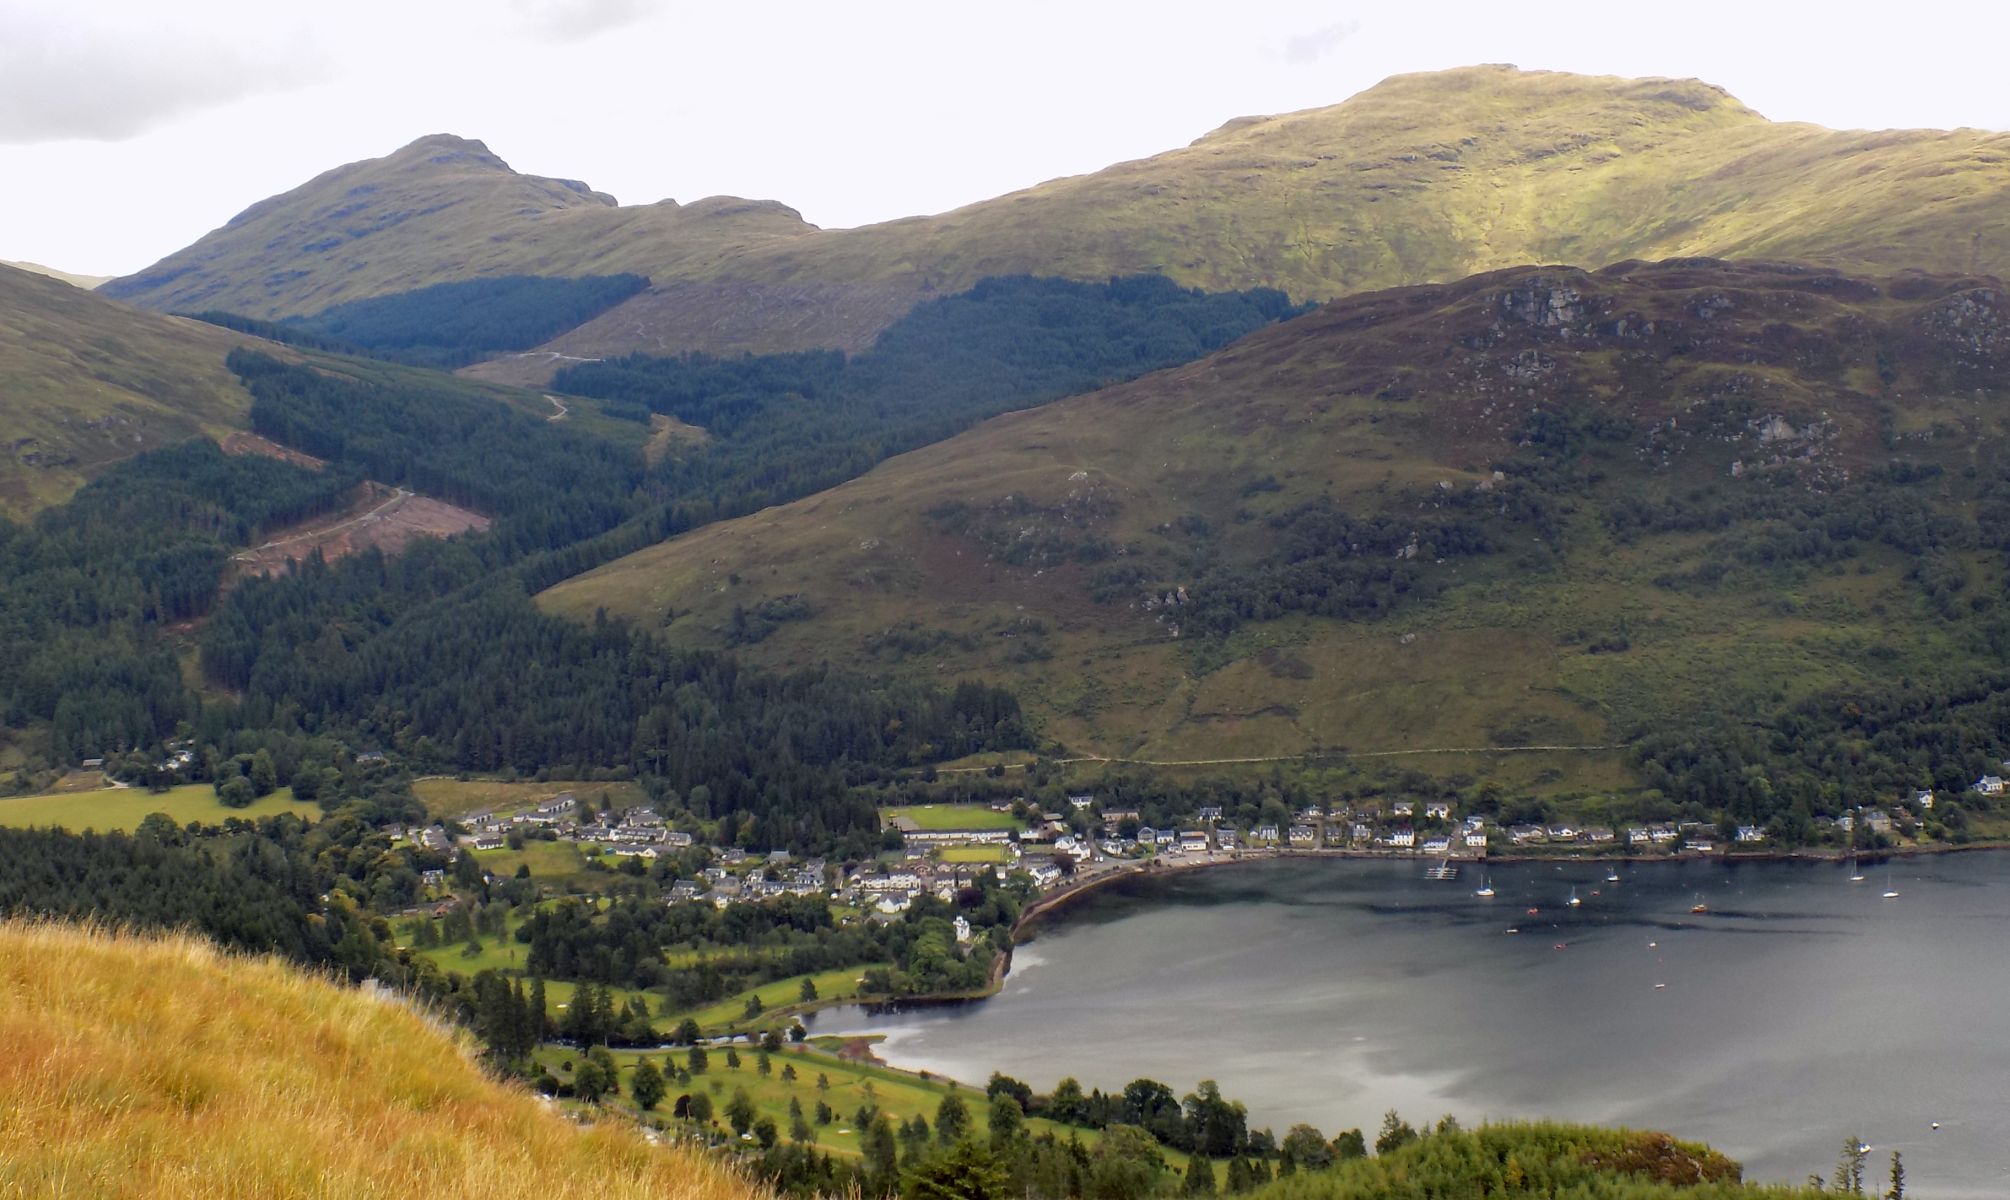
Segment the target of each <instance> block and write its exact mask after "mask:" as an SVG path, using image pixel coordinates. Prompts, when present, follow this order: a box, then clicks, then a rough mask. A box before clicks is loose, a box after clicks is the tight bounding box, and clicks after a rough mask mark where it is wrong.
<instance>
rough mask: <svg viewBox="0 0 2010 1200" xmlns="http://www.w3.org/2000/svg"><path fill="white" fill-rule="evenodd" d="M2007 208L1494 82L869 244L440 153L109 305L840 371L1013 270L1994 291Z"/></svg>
mask: <svg viewBox="0 0 2010 1200" xmlns="http://www.w3.org/2000/svg"><path fill="white" fill-rule="evenodd" d="M1083 115H1084V118H1085V119H1091V120H1093V119H1100V116H1101V114H1094V113H1085V114H1083ZM1224 115H1227V114H1224ZM1195 132H1196V133H1199V132H1200V131H1199V130H1196V131H1195ZM2006 196H2010V134H2004V133H1994V132H1989V131H1984V130H1973V129H1963V130H1952V131H1946V130H1913V131H1881V132H1865V131H1838V130H1829V129H1823V128H1820V127H1817V126H1813V125H1802V124H1787V123H1781V122H1775V121H1770V120H1768V119H1766V117H1765V116H1764V115H1763V114H1760V113H1758V112H1755V111H1753V110H1752V109H1750V108H1748V107H1746V106H1745V105H1744V104H1742V103H1740V102H1739V101H1738V100H1736V99H1735V98H1733V97H1732V96H1730V95H1728V94H1727V93H1726V92H1724V91H1723V90H1722V89H1720V88H1717V87H1714V86H1711V85H1710V84H1707V83H1704V82H1699V81H1697V80H1693V79H1623V78H1616V77H1611V76H1588V75H1574V74H1568V73H1563V72H1547V71H1519V70H1516V69H1514V68H1512V67H1502V66H1482V67H1468V68H1462V69H1458V70H1450V71H1440V72H1433V73H1428V74H1416V75H1399V76H1395V77H1393V78H1390V79H1388V80H1385V81H1383V82H1382V83H1380V84H1377V85H1376V86H1375V87H1372V88H1370V89H1368V90H1367V91H1364V92H1362V93H1361V94H1359V95H1357V96H1354V97H1352V98H1350V99H1347V100H1345V101H1344V102H1342V103H1337V104H1333V105H1330V106H1327V107H1323V108H1315V109H1308V110H1306V111H1303V112H1297V113H1289V114H1283V115H1277V116H1266V117H1245V118H1241V119H1237V120H1234V121H1230V122H1228V123H1227V124H1225V125H1223V126H1222V127H1220V128H1219V129H1217V130H1215V131H1214V132H1212V133H1209V134H1207V135H1206V136H1204V137H1200V138H1198V139H1197V140H1196V141H1195V142H1194V143H1193V144H1192V145H1189V146H1185V147H1181V148H1178V149H1172V150H1168V151H1166V152H1164V153H1161V154H1157V155H1153V156H1151V157H1149V158H1144V159H1139V160H1137V161H1134V162H1125V163H1118V164H1115V165H1112V166H1110V167H1107V168H1105V169H1103V170H1101V171H1097V172H1095V173H1093V174H1089V175H1081V176H1075V177H1072V178H1066V179H1057V180H1052V181H1049V182H1046V183H1041V184H1038V185H1036V186H1032V187H1028V188H1026V189H1024V190H1021V191H1017V192H1013V193H1010V194H1008V195H1004V196H1000V197H997V198H995V199H991V200H986V201H983V202H981V203H978V204H973V205H969V206H967V207H964V208H961V209H957V210H955V211H953V212H948V213H942V214H939V215H935V216H928V217H913V218H907V219H903V220H898V221H888V222H884V223H881V224H876V225H868V226H864V227H861V228H857V229H842V230H818V229H816V228H814V227H812V226H810V225H807V224H805V223H803V222H802V221H801V219H800V218H798V217H797V216H796V214H795V213H794V212H793V211H791V210H789V209H786V208H784V207H783V206H782V205H780V204H775V203H772V202H752V201H739V200H721V199H715V200H708V201H700V202H698V203H695V204H689V205H685V206H682V207H679V206H675V205H648V204H642V205H631V206H627V207H615V206H614V204H613V202H612V201H611V200H610V199H609V198H608V197H605V196H601V195H598V194H597V193H593V192H591V191H590V190H588V189H587V188H586V187H585V186H584V185H581V184H572V183H566V182H564V181H559V180H549V179H538V178H536V177H532V176H525V175H519V174H517V173H515V172H513V171H511V170H510V169H509V168H508V166H507V165H505V164H504V163H503V162H502V161H501V160H500V159H498V158H496V157H495V156H494V155H493V154H490V153H489V152H488V150H487V148H486V147H484V146H482V145H481V144H480V143H478V142H467V141H463V140H461V139H457V138H445V137H439V138H427V139H422V140H421V141H420V142H417V143H414V144H413V145H411V146H408V147H406V148H405V149H403V150H400V151H398V152H397V153H395V154H393V155H390V156H388V157H386V158H383V159H377V160H372V161H370V162H367V163H357V164H352V165H351V166H347V167H342V168H339V169H337V170H335V171H331V172H329V173H327V174H326V175H323V176H322V177H320V178H319V179H316V180H314V181H312V182H311V183H308V184H306V185H303V186H302V187H300V188H298V189H295V190H294V191H292V192H289V193H287V194H285V195H282V196H276V197H273V198H272V199H270V200H267V201H264V202H261V203H260V204H258V205H256V206H254V207H253V208H252V209H250V210H248V211H246V212H245V213H244V214H242V215H241V216H239V217H237V218H235V219H234V220H232V221H231V222H230V223H229V224H228V225H226V226H225V227H223V228H222V229H219V230H217V231H215V232H213V233H211V234H209V235H208V236H206V237H204V238H203V239H202V240H201V241H199V242H197V243H196V244H195V245H193V246H190V247H188V248H187V249H184V250H182V251H179V252H177V253H175V254H173V255H170V256H169V257H168V258H166V259H164V260H162V261H161V262H160V263H158V264H155V265H154V266H152V267H149V268H148V269H147V270H145V271H142V272H140V273H139V274H137V275H134V276H131V277H128V278H126V279H121V280H116V281H114V282H112V283H111V284H108V285H107V290H108V291H110V292H111V293H112V294H114V295H118V296H121V297H125V298H129V299H132V300H133V301H135V302H137V303H141V304H145V305H148V306H150V307H156V308H164V309H170V310H186V309H202V308H228V309H233V310H236V311H241V312H245V313H248V314H251V315H256V316H277V315H280V314H285V313H311V312H315V311H318V310H320V309H323V308H326V307H328V306H329V305H331V304H334V303H336V302H338V301H342V300H350V299H354V298H356V297H358V296H364V295H373V294H382V293H388V292H395V291H401V290H406V289H411V288H417V287H420V286H423V285H425V284H429V283H436V282H439V281H441V280H446V279H461V278H469V277H474V276H480V275H495V274H506V273H511V272H519V273H529V274H537V275H563V276H577V275H583V274H596V273H607V272H616V271H633V272H637V273H640V274H644V275H647V276H649V278H650V279H651V280H652V282H653V283H654V285H655V286H654V287H653V288H652V289H651V290H649V291H647V292H645V293H643V294H641V295H638V296H636V297H635V298H633V299H631V300H629V301H628V302H627V303H625V304H623V305H621V306H619V307H618V308H615V309H614V310H612V311H610V312H608V313H605V314H603V315H602V316H600V317H598V318H596V319H594V320H592V321H590V322H588V323H587V324H585V325H583V326H581V327H580V328H579V329H577V330H576V331H574V332H572V333H569V334H566V335H563V336H561V337H559V338H558V339H556V340H554V341H552V342H550V343H548V344H547V345H546V347H545V349H546V350H548V351H552V352H563V353H566V354H571V355H576V356H586V357H593V356H603V355H611V354H619V353H624V352H628V351H637V350H639V351H645V352H650V353H664V352H668V351H676V350H680V349H687V348H695V349H708V350H715V351H731V352H738V351H740V350H743V349H750V350H754V351H757V352H758V351H773V350H784V349H800V348H807V347H815V346H837V347H842V348H847V349H854V348H861V347H863V346H865V345H868V344H870V342H871V339H872V336H873V335H874V333H876V332H877V331H878V330H879V329H881V328H883V327H885V326H886V325H888V324H890V323H891V322H893V321H894V320H896V319H898V318H899V316H900V315H901V314H902V313H903V312H905V311H906V310H907V309H908V308H909V307H911V306H912V305H913V304H914V302H915V301H917V300H919V299H923V298H926V297H929V296H934V295H946V294H952V293H955V292H959V291H962V290H964V289H966V288H968V287H970V286H971V285H972V284H974V283H975V282H977V281H978V280H979V279H982V278H984V277H986V276H995V275H1008V274H1016V273H1032V274H1040V275H1059V276H1067V277H1070V278H1075V279H1085V280H1098V279H1102V278H1105V277H1107V276H1109V275H1112V274H1137V273H1159V274H1164V275H1167V276H1170V277H1171V278H1173V279H1175V280H1177V281H1178V282H1180V283H1181V284H1184V285H1186V286H1189V287H1203V288H1208V289H1211V290H1221V289H1236V288H1247V287H1252V286H1267V287H1277V288H1281V289H1284V290H1285V291H1287V292H1289V293H1291V295H1292V296H1293V297H1294V298H1297V299H1301V300H1305V299H1317V300H1323V299H1329V298H1333V297H1336V296H1342V295H1347V294H1350V293H1354V292H1361V291H1367V290H1372V289H1376V288H1386V287H1393V286H1398V285H1402V284H1412V283H1423V282H1443V281H1447V280H1452V279H1457V278H1460V277H1462V276H1465V275H1470V274H1472V273H1474V272H1478V271H1488V270H1494V269H1497V268H1501V267H1507V266H1512V265H1514V264H1516V263H1524V262H1567V263H1573V264H1576V265H1580V266H1587V267H1596V266H1602V265H1604V264H1606V263H1611V262H1616V261H1619V260H1621V259H1627V258H1665V257H1671V256H1679V255H1699V254H1707V255H1713V256H1719V257H1743V258H1750V257H1758V256H1764V257H1768V258H1792V259H1798V260H1802V261H1810V262H1818V263H1821V264H1823V265H1828V266H1835V267H1842V268H1846V269H1857V270H1865V269H1875V270H1900V269H1907V268H1912V269H1923V270H1932V271H1984V272H1991V273H2003V272H2005V271H2010V204H2005V202H2004V201H2005V198H2006ZM532 365H536V364H532ZM543 365H544V366H545V367H546V369H547V373H548V369H549V366H550V363H549V362H546V363H544V364H543ZM509 381H511V382H523V380H520V379H517V378H515V377H513V376H512V377H509Z"/></svg>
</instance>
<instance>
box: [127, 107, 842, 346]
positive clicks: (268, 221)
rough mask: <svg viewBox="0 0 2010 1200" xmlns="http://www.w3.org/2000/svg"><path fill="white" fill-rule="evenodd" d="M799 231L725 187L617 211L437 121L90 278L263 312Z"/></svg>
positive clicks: (710, 252)
mask: <svg viewBox="0 0 2010 1200" xmlns="http://www.w3.org/2000/svg"><path fill="white" fill-rule="evenodd" d="M811 232H814V227H813V226H810V225H807V224H805V223H804V222H803V220H802V218H801V217H799V216H797V215H796V213H795V212H793V211H792V210H790V209H787V208H784V207H782V206H781V205H779V204H772V203H765V202H761V201H751V200H739V199H734V198H732V197H714V198H711V199H708V200H700V201H698V202H696V203H694V204H685V205H679V204H677V203H675V202H674V201H667V200H666V201H663V202H662V203H659V204H648V205H639V206H631V207H628V208H621V207H618V206H617V205H616V204H615V202H614V198H613V197H611V196H608V195H605V194H603V193H600V192H596V191H593V190H592V189H590V188H588V187H587V186H586V185H585V184H583V183H579V182H577V181H574V180H568V179H545V178H541V177H539V176H535V175H519V174H518V173H516V172H515V171H512V170H511V169H510V167H509V164H507V163H505V162H504V161H503V160H502V159H500V158H497V157H496V156H495V155H494V154H492V153H490V152H489V149H488V147H487V146H484V145H483V144H482V143H480V142H477V141H470V140H467V139H465V138H458V137H453V136H450V135H447V134H437V135H433V136H429V137H423V138H420V139H419V140H417V141H415V142H413V143H411V144H410V145H408V146H406V147H404V148H403V149H401V150H399V151H397V152H396V153H394V154H390V155H387V156H386V157H384V158H374V159H368V160H366V161H363V162H357V163H350V164H348V165H347V166H341V167H336V168H335V169H334V170H332V171H327V172H325V173H323V174H321V175H318V176H316V177H315V178H313V179H311V180H309V181H308V182H306V183H304V184H302V185H300V186H299V187H297V188H294V189H293V190H292V191H290V192H286V193H283V194H281V195H278V196H273V197H271V198H269V199H266V200H261V201H259V202H258V203H257V204H254V205H252V206H251V207H250V208H248V209H245V210H244V211H243V212H241V213H239V214H238V215H237V216H235V217H232V218H231V219H230V221H229V223H228V224H226V225H224V226H223V227H222V228H221V229H217V230H215V231H213V232H211V233H209V234H207V235H205V236H204V237H203V238H202V239H201V240H200V241H198V242H196V243H195V244H194V245H193V246H190V247H188V248H187V249H185V250H182V251H179V252H177V253H175V254H172V255H169V256H168V257H167V258H165V259H162V260H161V261H160V262H158V263H155V264H154V265H153V266H151V267H148V268H147V269H146V270H144V271H141V272H140V273H139V274H137V275H130V276H127V277H125V278H123V279H117V280H114V281H112V282H111V283H109V284H107V285H105V287H104V288H103V291H104V292H105V294H107V295H110V296H115V297H117V298H119V299H123V300H130V301H132V302H134V303H136V304H143V305H146V306H147V307H149V308H157V309H162V310H166V311H175V312H201V311H205V310H211V309H221V310H224V311H228V312H236V313H242V314H244V315H245V316H250V317H263V318H275V317H282V316H296V315H309V314H313V313H317V312H320V311H322V310H324V309H327V308H330V307H333V306H334V305H336V304H341V303H344V302H347V301H353V300H359V299H363V298H365V297H369V296H385V295H393V294H396V293H399V292H407V291H413V290H416V289H418V288H422V287H426V286H428V285H431V284H436V283H442V282H446V281H449V280H456V279H473V278H478V277H480V276H484V275H550V276H579V275H614V274H620V273H622V272H625V271H633V272H636V273H638V274H642V275H655V274H657V273H661V274H662V275H663V276H664V277H666V278H680V277H696V276H703V275H705V274H707V273H709V272H712V271H716V270H717V269H718V265H719V260H720V259H721V258H722V257H723V256H727V255H738V254H744V253H747V252H748V251H750V250H752V249H756V248H759V247H761V246H764V245H767V244H769V243H771V242H773V241H776V240H778V239H787V238H791V237H798V236H803V235H806V234H809V233H811Z"/></svg>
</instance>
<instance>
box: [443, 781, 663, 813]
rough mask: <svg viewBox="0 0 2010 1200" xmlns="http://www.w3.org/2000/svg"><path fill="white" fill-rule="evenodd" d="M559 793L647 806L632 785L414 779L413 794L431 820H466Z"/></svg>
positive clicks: (616, 804)
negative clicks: (480, 813) (471, 814)
mask: <svg viewBox="0 0 2010 1200" xmlns="http://www.w3.org/2000/svg"><path fill="white" fill-rule="evenodd" d="M560 792H571V793H572V794H573V795H575V796H577V797H579V802H580V803H581V804H585V803H587V802H589V801H591V802H592V803H593V804H595V805H598V804H600V803H601V801H602V800H603V799H608V800H612V801H613V802H614V807H615V808H617V809H623V808H633V807H635V806H637V805H640V804H646V803H648V797H647V796H645V795H643V793H642V789H641V788H640V787H638V786H636V785H635V784H633V783H566V782H564V781H560V780H554V781H552V782H550V783H505V782H503V781H501V780H498V779H415V780H413V781H412V794H413V795H414V796H417V797H418V798H419V803H421V804H423V805H425V806H426V815H427V816H430V817H435V818H439V817H465V816H467V815H468V814H469V813H478V812H489V811H491V810H494V811H509V812H514V811H516V810H518V809H523V808H529V807H531V806H533V805H537V804H542V803H543V802H545V801H546V800H549V799H551V798H552V797H553V796H556V795H558V794H559V793H560Z"/></svg>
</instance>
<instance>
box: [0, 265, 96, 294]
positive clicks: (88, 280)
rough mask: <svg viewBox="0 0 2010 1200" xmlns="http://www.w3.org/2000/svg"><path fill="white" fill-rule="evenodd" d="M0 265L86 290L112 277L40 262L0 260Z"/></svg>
mask: <svg viewBox="0 0 2010 1200" xmlns="http://www.w3.org/2000/svg"><path fill="white" fill-rule="evenodd" d="M0 267H13V268H14V269H15V270H17V271H27V272H29V273H31V274H35V275H47V276H48V277H49V278H51V279H60V280H62V281H63V282H64V283H67V284H69V285H71V286H72V287H80V288H83V289H84V290H85V291H87V292H88V291H90V290H91V289H92V288H94V287H97V286H98V285H99V284H102V283H104V282H105V281H107V280H109V279H111V278H112V276H110V275H76V274H73V273H71V272H69V271H58V270H57V269H56V268H54V267H45V266H43V265H42V264H41V263H31V262H0Z"/></svg>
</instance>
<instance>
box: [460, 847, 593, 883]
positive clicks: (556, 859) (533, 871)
mask: <svg viewBox="0 0 2010 1200" xmlns="http://www.w3.org/2000/svg"><path fill="white" fill-rule="evenodd" d="M475 859H476V861H478V862H480V863H481V864H482V866H483V868H484V869H486V870H488V871H490V872H491V873H493V874H496V875H500V876H502V877H503V878H505V879H507V878H509V877H510V876H513V875H515V874H516V869H517V868H518V867H519V866H528V867H529V868H530V877H531V878H532V879H541V880H545V881H547V882H550V883H556V884H570V883H571V882H572V881H574V880H576V879H579V878H580V877H582V876H584V875H586V874H587V873H588V872H587V870H586V856H585V855H584V854H583V853H582V852H581V849H580V845H579V843H577V842H546V841H540V840H538V839H536V838H531V839H530V840H528V841H526V842H525V843H524V844H523V849H521V850H477V851H475Z"/></svg>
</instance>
